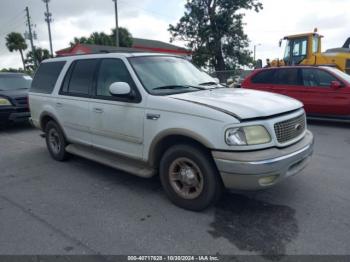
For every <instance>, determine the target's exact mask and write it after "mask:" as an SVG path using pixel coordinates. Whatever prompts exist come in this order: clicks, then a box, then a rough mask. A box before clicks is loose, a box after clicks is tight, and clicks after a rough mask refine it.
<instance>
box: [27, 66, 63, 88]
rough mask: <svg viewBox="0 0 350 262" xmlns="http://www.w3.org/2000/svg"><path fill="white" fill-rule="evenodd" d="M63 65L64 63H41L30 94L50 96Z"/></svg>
mask: <svg viewBox="0 0 350 262" xmlns="http://www.w3.org/2000/svg"><path fill="white" fill-rule="evenodd" d="M65 63H66V62H65V61H58V62H46V63H42V64H41V65H40V66H39V69H38V71H37V72H36V73H35V76H34V80H33V82H32V87H31V89H30V92H34V93H43V94H51V93H52V91H53V89H54V88H55V85H56V82H57V79H58V76H59V75H60V73H61V70H62V68H63V66H64V65H65Z"/></svg>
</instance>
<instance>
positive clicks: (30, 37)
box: [26, 6, 38, 67]
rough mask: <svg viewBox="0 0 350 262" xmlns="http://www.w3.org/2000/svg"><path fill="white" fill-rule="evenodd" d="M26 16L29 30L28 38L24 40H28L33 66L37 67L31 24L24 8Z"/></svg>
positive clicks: (27, 11) (27, 9)
mask: <svg viewBox="0 0 350 262" xmlns="http://www.w3.org/2000/svg"><path fill="white" fill-rule="evenodd" d="M26 14H27V25H28V30H29V33H28V37H26V38H27V39H28V38H29V40H30V45H31V47H32V53H33V58H34V64H35V67H37V66H38V61H37V59H36V53H35V47H34V42H33V33H32V24H31V21H30V16H29V8H28V6H27V7H26Z"/></svg>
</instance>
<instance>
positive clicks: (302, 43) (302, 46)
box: [293, 39, 307, 56]
mask: <svg viewBox="0 0 350 262" xmlns="http://www.w3.org/2000/svg"><path fill="white" fill-rule="evenodd" d="M306 53H307V39H298V40H294V46H293V56H305V55H306Z"/></svg>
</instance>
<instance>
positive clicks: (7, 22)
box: [0, 10, 24, 27]
mask: <svg viewBox="0 0 350 262" xmlns="http://www.w3.org/2000/svg"><path fill="white" fill-rule="evenodd" d="M21 15H24V11H23V10H21V11H20V12H19V13H17V14H16V15H14V16H12V17H11V18H10V19H7V20H6V22H0V24H1V27H6V26H8V25H10V24H12V22H13V20H17V18H18V17H20V16H21Z"/></svg>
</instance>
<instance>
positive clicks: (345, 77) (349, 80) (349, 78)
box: [326, 67, 350, 84]
mask: <svg viewBox="0 0 350 262" xmlns="http://www.w3.org/2000/svg"><path fill="white" fill-rule="evenodd" d="M326 68H327V69H328V70H329V71H331V72H332V73H333V74H335V75H336V76H338V77H340V78H341V79H343V80H345V81H346V82H347V84H350V75H348V74H346V73H344V72H343V71H340V70H339V69H337V68H333V67H326Z"/></svg>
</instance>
